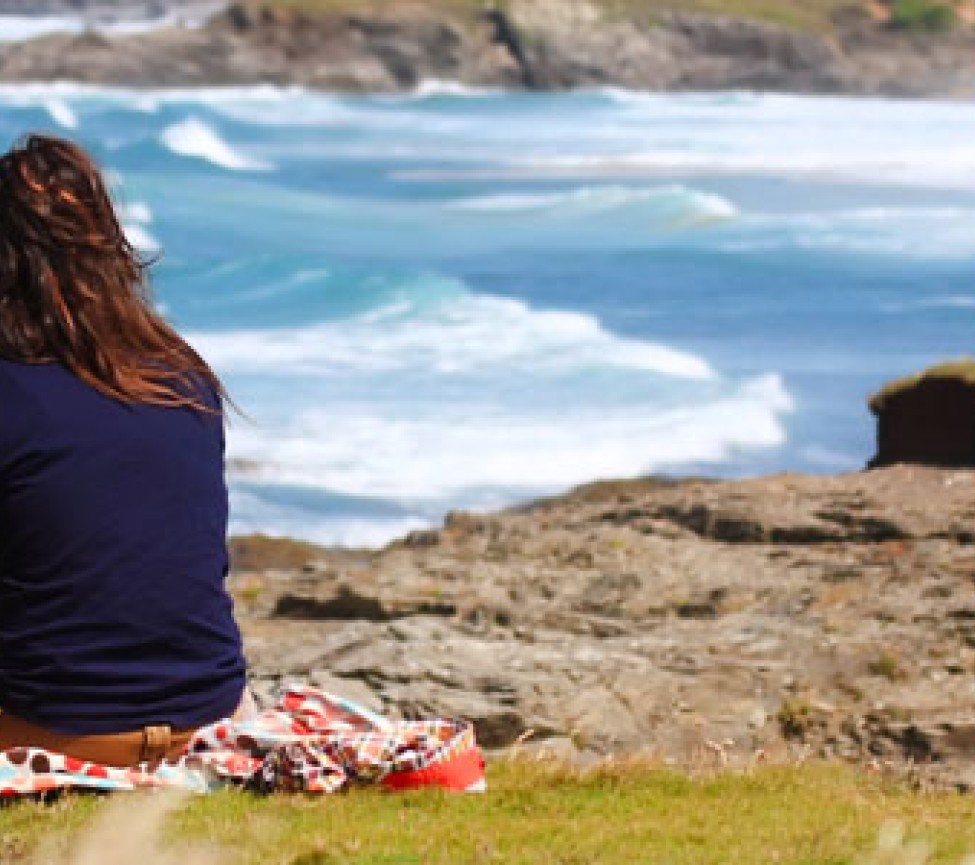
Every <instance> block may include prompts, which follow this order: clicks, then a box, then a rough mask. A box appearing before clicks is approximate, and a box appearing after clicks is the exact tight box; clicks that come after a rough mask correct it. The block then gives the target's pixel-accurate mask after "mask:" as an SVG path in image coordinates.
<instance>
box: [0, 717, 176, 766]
mask: <svg viewBox="0 0 975 865" xmlns="http://www.w3.org/2000/svg"><path fill="white" fill-rule="evenodd" d="M194 732H195V730H173V729H172V728H170V727H169V726H168V725H166V724H159V725H154V726H150V727H144V728H143V729H141V730H133V731H131V732H128V733H104V734H93V735H86V736H72V735H66V734H63V733H57V732H55V731H54V730H49V729H47V728H46V727H40V726H38V725H37V724H32V723H31V722H30V721H25V720H24V719H23V718H19V717H17V716H16V715H11V714H10V713H9V712H0V751H6V750H8V749H10V748H18V747H23V748H27V747H33V748H44V749H45V750H47V751H57V752H59V753H61V754H66V755H68V756H69V757H74V758H76V759H78V760H87V761H89V762H92V763H104V764H106V765H108V766H126V767H132V768H134V767H136V766H138V765H140V764H141V763H148V764H150V765H155V764H157V763H159V762H160V761H162V760H165V759H167V758H168V759H176V758H178V757H179V756H180V755H181V754H182V753H183V752H184V750H185V749H186V745H187V744H188V743H189V741H190V739H191V738H192V736H193V733H194Z"/></svg>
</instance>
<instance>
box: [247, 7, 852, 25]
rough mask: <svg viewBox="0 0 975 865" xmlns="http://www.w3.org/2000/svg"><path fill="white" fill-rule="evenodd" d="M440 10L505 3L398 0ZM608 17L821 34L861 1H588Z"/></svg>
mask: <svg viewBox="0 0 975 865" xmlns="http://www.w3.org/2000/svg"><path fill="white" fill-rule="evenodd" d="M250 2H255V3H257V2H262V3H264V4H265V5H274V6H284V7H292V8H300V9H304V10H306V11H336V10H348V9H355V8H370V7H382V6H384V5H388V4H389V0H386V2H385V3H382V2H380V3H377V0H250ZM398 2H401V3H403V2H410V3H413V4H416V3H420V4H422V5H427V6H432V7H435V8H443V9H444V10H445V11H453V12H461V13H471V12H475V11H478V10H483V9H485V8H490V7H492V6H499V7H502V8H503V7H504V5H505V3H506V2H507V0H398ZM591 2H593V4H594V5H596V6H600V7H602V8H604V9H605V10H606V12H607V13H608V14H609V15H612V16H623V17H629V18H635V19H638V20H641V21H643V22H644V23H646V22H652V21H654V20H655V19H656V17H657V16H658V15H659V14H660V13H661V12H664V11H667V10H683V11H693V10H697V11H701V12H712V13H715V14H719V15H727V16H729V17H734V18H752V19H757V20H760V21H770V22H773V23H777V24H782V25H785V26H787V27H792V28H795V29H800V30H813V31H825V30H828V29H829V27H830V16H831V15H832V14H833V13H834V12H835V11H837V10H838V9H840V8H849V7H850V6H859V5H862V0H591Z"/></svg>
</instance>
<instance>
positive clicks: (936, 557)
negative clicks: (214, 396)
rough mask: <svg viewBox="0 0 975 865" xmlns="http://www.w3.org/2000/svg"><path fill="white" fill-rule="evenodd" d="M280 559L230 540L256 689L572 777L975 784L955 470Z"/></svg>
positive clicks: (672, 493)
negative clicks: (847, 767)
mask: <svg viewBox="0 0 975 865" xmlns="http://www.w3.org/2000/svg"><path fill="white" fill-rule="evenodd" d="M279 543H280V544H281V547H280V550H281V563H282V564H281V566H279V567H275V564H274V546H275V543H274V542H272V541H267V540H265V541H263V542H262V544H261V545H260V546H261V549H262V559H261V560H257V559H255V558H253V550H254V545H253V542H251V541H248V540H247V539H238V540H236V541H235V542H234V547H233V552H234V563H235V564H234V569H233V575H232V587H233V591H234V594H235V597H236V601H237V612H238V616H239V618H240V621H241V623H242V628H243V631H244V634H245V638H246V645H247V652H248V656H249V661H250V665H251V670H252V675H253V681H254V683H255V687H256V689H257V690H258V692H260V693H264V694H266V693H268V692H269V691H270V690H271V688H272V687H273V686H274V684H275V683H277V682H279V681H281V680H282V679H287V678H291V677H295V678H307V679H310V680H312V681H314V682H316V683H318V684H319V685H323V686H325V687H326V688H330V689H332V690H334V691H336V692H339V693H344V694H348V695H349V696H351V697H353V698H356V699H360V700H363V701H364V702H366V703H367V704H368V705H370V706H372V707H373V708H376V709H379V710H382V711H384V712H389V713H393V714H396V713H401V714H405V715H410V714H412V713H431V712H432V713H446V714H457V715H463V716H467V717H470V718H472V719H473V720H474V721H475V723H476V724H477V728H478V731H479V733H480V736H481V738H482V740H483V741H484V743H485V744H486V745H487V746H489V747H498V748H501V747H508V746H511V745H512V744H513V743H514V742H516V741H517V740H519V739H520V738H526V737H527V739H528V741H529V742H531V743H534V744H533V745H532V747H534V748H540V749H552V750H553V751H556V752H557V753H559V754H561V755H563V756H569V757H571V758H572V759H579V760H586V759H591V758H592V757H593V756H595V755H601V754H609V753H614V754H615V753H631V752H636V751H639V752H650V753H653V754H656V755H657V756H658V757H659V758H660V759H662V760H664V761H667V762H671V763H674V764H680V765H695V764H698V765H699V764H700V763H701V761H705V762H711V763H713V762H714V761H721V762H724V761H728V762H731V763H739V764H747V763H748V762H750V761H754V760H756V759H774V758H777V757H781V758H785V759H800V758H804V757H805V756H808V755H822V756H831V757H835V758H840V759H845V760H850V761H855V762H860V763H863V764H870V765H875V766H881V767H883V766H889V767H891V768H893V769H898V770H900V771H905V772H912V773H914V774H916V775H918V777H919V778H923V779H928V780H931V781H933V782H937V783H944V784H953V785H957V786H960V787H966V788H967V787H972V786H975V746H973V745H972V742H975V733H973V730H975V678H973V673H975V603H973V600H972V592H971V586H972V581H973V580H975V472H971V471H961V470H957V471H953V470H944V469H934V468H921V467H910V466H897V467H893V468H887V469H878V470H876V471H871V472H863V473H857V474H851V475H844V476H837V477H808V476H800V475H781V476H776V477H768V478H757V479H751V480H744V481H729V482H712V481H704V480H687V481H666V480H652V479H648V480H637V481H623V482H607V483H599V484H593V485H590V486H587V487H583V488H581V489H579V490H576V491H575V492H573V493H570V494H568V495H566V496H562V497H558V498H554V499H551V500H547V501H541V502H537V503H535V504H532V505H530V506H526V507H522V508H516V509H513V510H510V511H506V512H502V513H498V514H490V515H479V514H466V513H457V514H452V515H451V516H449V517H448V519H447V520H446V521H445V523H444V525H443V527H442V528H440V529H437V530H430V531H425V532H415V533H413V534H411V535H410V536H408V537H406V538H404V539H403V540H401V541H398V542H396V543H394V544H391V545H390V546H389V547H387V548H386V549H384V550H380V551H370V550H360V551H355V550H328V549H317V550H309V549H308V548H307V547H304V546H295V545H293V544H292V543H291V542H286V541H282V542H279ZM242 545H247V546H249V551H246V552H244V553H242V552H241V549H242ZM247 556H250V557H251V558H250V559H248V558H247ZM296 556H297V558H302V557H304V559H305V561H304V563H303V565H302V566H300V567H298V566H296V561H297V559H296ZM519 747H527V746H525V745H522V746H519Z"/></svg>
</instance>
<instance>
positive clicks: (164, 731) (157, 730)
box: [139, 724, 173, 765]
mask: <svg viewBox="0 0 975 865" xmlns="http://www.w3.org/2000/svg"><path fill="white" fill-rule="evenodd" d="M172 746H173V730H172V727H170V726H169V724H159V725H156V726H150V727H144V728H143V730H142V746H141V748H140V749H139V762H140V763H149V764H152V765H157V764H159V763H161V762H162V761H163V760H165V759H166V755H167V754H168V753H169V751H170V749H171V748H172Z"/></svg>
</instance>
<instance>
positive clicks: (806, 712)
mask: <svg viewBox="0 0 975 865" xmlns="http://www.w3.org/2000/svg"><path fill="white" fill-rule="evenodd" d="M776 717H777V719H778V722H779V729H780V730H781V731H782V735H783V736H785V738H786V739H804V738H805V737H806V733H808V732H809V730H810V729H811V728H812V726H813V722H814V712H813V707H812V706H811V705H810V704H809V702H808V701H806V700H802V699H799V698H792V699H789V700H786V701H785V702H784V703H783V704H782V708H781V709H779V712H778V715H777V716H776Z"/></svg>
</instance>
